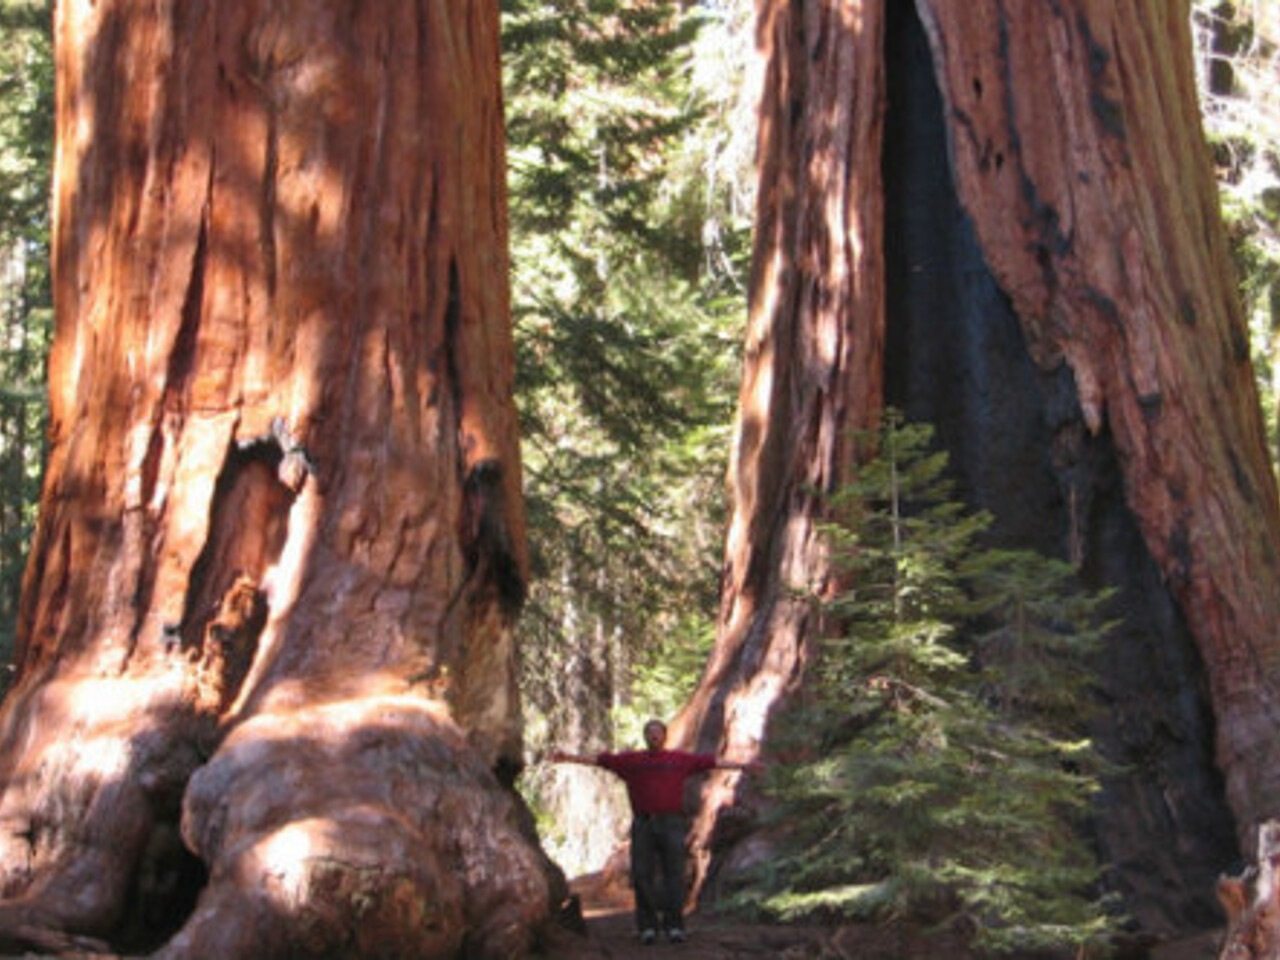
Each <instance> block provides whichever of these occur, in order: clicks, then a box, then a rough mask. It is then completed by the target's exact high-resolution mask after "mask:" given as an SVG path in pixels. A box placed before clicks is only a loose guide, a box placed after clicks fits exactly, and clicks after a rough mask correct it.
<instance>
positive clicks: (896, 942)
mask: <svg viewBox="0 0 1280 960" xmlns="http://www.w3.org/2000/svg"><path fill="white" fill-rule="evenodd" d="M571 887H572V890H573V892H574V894H576V895H577V897H578V898H579V900H580V902H581V906H582V916H583V919H584V920H585V921H586V932H585V933H582V934H576V933H573V932H571V931H569V930H558V931H557V932H556V935H555V938H554V940H553V942H551V943H549V944H547V945H546V948H545V950H544V952H543V953H542V954H541V956H542V957H545V958H548V960H676V958H680V960H737V958H745V960H753V958H764V957H771V958H775V960H917V958H920V960H923V958H929V960H937V958H939V957H945V958H947V960H975V955H974V954H973V952H972V951H971V950H970V949H969V948H968V946H967V945H966V944H965V943H964V942H963V941H961V940H959V939H956V938H953V937H948V936H945V935H939V934H938V933H936V932H933V933H929V934H926V933H924V932H923V931H920V930H911V929H902V928H898V929H894V928H885V927H882V926H874V925H848V926H842V927H836V928H833V927H817V926H781V925H770V924H751V923H743V922H741V921H737V920H734V919H732V918H730V917H727V916H725V915H723V914H717V913H714V912H695V913H694V914H692V915H691V916H689V917H688V918H687V920H688V932H689V939H688V941H687V942H685V943H682V944H672V943H667V942H665V941H661V940H660V941H659V942H658V943H657V944H654V945H652V946H644V945H642V944H641V943H640V942H639V940H638V939H637V938H636V931H635V922H634V920H633V918H632V908H633V901H632V899H631V890H630V889H629V888H628V887H627V886H626V885H625V882H623V883H619V882H617V881H616V880H615V881H614V882H613V883H609V882H608V881H606V880H604V879H603V878H601V877H600V876H599V875H593V876H590V877H582V878H579V879H578V880H576V881H574V882H573V883H572V884H571ZM1220 942H1221V931H1212V932H1207V933H1203V934H1200V935H1198V936H1194V937H1190V938H1188V939H1186V940H1182V941H1177V942H1170V943H1148V944H1146V945H1144V946H1139V945H1137V944H1132V945H1130V946H1129V949H1128V950H1121V951H1120V955H1121V956H1124V957H1126V958H1134V960H1138V958H1141V960H1215V958H1216V957H1217V955H1218V946H1219V944H1220Z"/></svg>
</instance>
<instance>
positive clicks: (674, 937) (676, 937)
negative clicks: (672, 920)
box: [667, 927, 689, 943]
mask: <svg viewBox="0 0 1280 960" xmlns="http://www.w3.org/2000/svg"><path fill="white" fill-rule="evenodd" d="M667 939H668V940H670V941H671V942H672V943H684V942H685V941H686V940H688V939H689V935H688V934H687V933H685V932H684V930H682V929H681V928H680V927H672V928H671V929H670V930H668V931H667Z"/></svg>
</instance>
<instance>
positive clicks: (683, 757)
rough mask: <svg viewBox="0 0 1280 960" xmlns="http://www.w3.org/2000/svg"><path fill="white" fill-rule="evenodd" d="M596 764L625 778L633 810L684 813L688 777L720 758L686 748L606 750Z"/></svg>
mask: <svg viewBox="0 0 1280 960" xmlns="http://www.w3.org/2000/svg"><path fill="white" fill-rule="evenodd" d="M596 764H597V765H598V766H601V767H604V768H605V769H606V770H609V771H612V772H613V773H616V774H617V775H618V776H619V777H621V778H622V782H623V783H625V784H626V785H627V797H628V798H629V799H630V800H631V809H632V811H633V812H635V813H648V814H664V813H683V812H684V782H685V780H686V779H688V778H689V777H690V776H692V775H693V774H695V773H698V772H700V771H702V770H710V769H712V768H713V767H715V765H716V758H715V757H713V756H712V755H711V754H709V753H685V752H684V751H683V750H656V751H655V750H629V751H627V752H625V753H602V754H600V755H599V756H598V757H596Z"/></svg>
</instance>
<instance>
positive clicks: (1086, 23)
mask: <svg viewBox="0 0 1280 960" xmlns="http://www.w3.org/2000/svg"><path fill="white" fill-rule="evenodd" d="M915 7H916V9H917V10H918V11H919V15H920V20H921V21H922V22H923V23H924V25H925V30H926V32H927V35H928V38H929V46H930V48H931V51H932V56H933V70H934V71H935V72H936V77H937V81H938V87H939V88H940V90H941V96H942V117H941V121H940V122H941V123H942V125H943V127H944V128H945V131H946V136H947V139H948V141H949V144H950V151H949V155H950V159H951V163H952V165H953V170H952V174H953V178H954V182H955V190H956V191H957V194H958V197H959V201H960V204H961V205H962V207H963V209H964V211H965V212H966V213H967V214H968V216H969V217H971V218H972V227H971V229H973V230H974V231H976V237H977V241H978V244H979V246H980V250H981V258H982V259H983V260H985V264H986V268H987V269H989V270H990V272H991V274H992V275H994V277H995V279H996V280H997V281H998V283H999V285H1000V288H1001V289H1002V290H1003V295H1004V297H1005V298H1006V301H1007V303H1008V304H1009V305H1010V306H1011V308H1012V311H1013V313H1014V314H1015V315H1016V318H1017V320H1018V322H1019V325H1020V327H1021V332H1022V335H1023V340H1024V342H1025V346H1024V347H1023V348H1022V349H1023V351H1024V353H1023V356H1024V358H1025V356H1026V353H1027V352H1029V354H1030V359H1031V360H1033V361H1034V363H1035V365H1037V366H1038V368H1039V369H1040V370H1041V371H1044V372H1045V373H1046V375H1048V374H1051V373H1052V372H1053V371H1055V370H1059V369H1064V365H1065V369H1067V370H1069V372H1070V377H1071V379H1073V380H1074V391H1073V395H1074V397H1076V398H1078V399H1075V400H1073V401H1072V402H1073V403H1076V404H1077V405H1078V410H1076V411H1075V413H1074V416H1075V418H1076V419H1078V421H1079V423H1080V424H1082V426H1081V428H1080V429H1081V430H1082V432H1084V433H1086V434H1088V435H1089V436H1090V437H1091V438H1092V439H1093V440H1096V441H1098V442H1100V443H1105V444H1108V445H1111V446H1113V448H1114V451H1115V459H1116V460H1117V461H1118V464H1119V467H1120V470H1121V472H1122V476H1123V490H1124V497H1125V500H1126V502H1127V504H1128V509H1129V510H1130V511H1132V515H1133V517H1134V518H1136V521H1137V525H1138V527H1139V528H1140V531H1141V536H1142V540H1143V542H1144V543H1145V549H1146V550H1147V551H1148V552H1149V556H1150V558H1152V559H1153V561H1154V564H1155V566H1156V567H1157V568H1158V570H1159V572H1160V574H1161V575H1162V577H1163V583H1153V584H1151V585H1150V586H1149V587H1148V589H1150V590H1153V591H1156V592H1159V593H1163V592H1164V591H1166V590H1167V591H1168V592H1169V594H1170V595H1171V596H1172V597H1173V598H1175V599H1176V601H1177V604H1178V606H1179V607H1180V608H1181V611H1182V614H1183V617H1184V618H1185V621H1186V624H1187V625H1188V627H1189V629H1190V632H1191V633H1192V635H1193V636H1194V639H1195V641H1196V644H1197V646H1198V648H1199V650H1200V652H1201V655H1202V658H1203V661H1204V664H1205V667H1206V669H1207V672H1208V674H1209V681H1210V687H1211V694H1212V697H1211V700H1212V705H1213V710H1214V713H1215V715H1216V719H1217V751H1216V753H1217V763H1218V765H1219V767H1220V768H1221V770H1222V772H1223V774H1224V775H1225V778H1226V793H1227V798H1228V800H1229V803H1230V806H1231V809H1232V811H1233V812H1234V814H1235V817H1236V819H1237V828H1238V831H1239V834H1238V835H1239V837H1240V838H1241V839H1242V841H1244V840H1247V838H1249V837H1250V836H1252V834H1253V832H1254V827H1256V825H1257V824H1259V823H1260V822H1262V821H1263V820H1265V819H1266V818H1267V817H1268V816H1269V815H1271V814H1274V813H1275V812H1276V803H1277V799H1276V798H1277V797H1280V790H1278V789H1277V788H1278V787H1280V784H1278V783H1277V777H1280V762H1277V759H1276V758H1275V757H1274V756H1273V754H1274V753H1275V751H1276V750H1277V749H1280V748H1278V747H1277V745H1276V744H1277V741H1276V739H1275V737H1274V736H1273V732H1274V729H1275V725H1276V723H1275V717H1276V713H1277V710H1280V703H1277V696H1278V695H1280V660H1278V658H1280V647H1278V644H1280V638H1278V637H1277V635H1276V633H1275V624H1276V623H1277V622H1280V582H1278V581H1280V563H1277V558H1276V546H1277V544H1278V543H1280V513H1278V508H1277V503H1278V501H1277V492H1276V487H1275V482H1274V479H1273V477H1272V474H1271V471H1270V467H1269V465H1268V462H1267V454H1266V448H1265V441H1264V437H1263V430H1262V420H1261V416H1260V411H1259V407H1258V398H1257V395H1256V390H1255V386H1254V381H1253V376H1252V371H1251V369H1250V362H1249V355H1248V341H1247V334H1246V330H1245V326H1244V323H1243V320H1242V317H1241V315H1240V310H1239V307H1238V304H1237V299H1236V292H1235V287H1234V283H1233V280H1232V277H1231V268H1230V262H1229V259H1228V256H1227V250H1226V245H1225V239H1224V234H1223V230H1222V227H1221V223H1220V220H1219V213H1218V209H1217V201H1216V196H1215V193H1214V181H1213V176H1212V171H1211V169H1210V165H1209V160H1208V155H1207V151H1206V150H1205V147H1204V140H1203V135H1202V133H1201V129H1200V124H1199V115H1198V112H1197V110H1198V108H1197V98H1196V91H1195V88H1194V77H1193V70H1192V63H1191V42H1190V34H1189V28H1188V11H1187V9H1186V8H1185V4H1181V3H1175V4H1162V3H1155V2H1146V0H1125V2H1121V3H1114V2H1112V0H1106V2H1102V0H1098V2H1094V0H1073V2H1068V3H1056V4H1036V3H1020V4H1010V3H1005V2H1000V0H979V2H974V3H965V4H954V3H947V2H933V0H919V2H917V3H916V4H915ZM885 9H886V8H885V5H884V3H883V2H882V0H865V2H854V0H850V2H845V3H834V4H833V3H825V2H803V3H781V2H774V0H761V2H760V3H759V4H758V14H759V21H758V23H759V25H758V30H759V33H758V39H759V47H760V50H761V55H762V56H765V57H767V60H768V70H769V75H768V77H767V79H766V86H765V93H764V99H763V101H762V107H761V131H760V192H759V210H758V215H757V223H758V235H757V240H756V249H755V259H754V274H753V282H752V288H751V312H750V322H749V330H748V343H747V351H746V358H745V370H744V379H743V388H742V393H741V397H740V410H739V422H738V427H737V440H736V447H735V451H734V458H733V462H732V467H731V491H732V496H733V504H732V508H733V516H732V521H731V525H730V529H729V535H728V542H727V545H726V559H725V569H724V594H723V602H722V606H721V619H720V626H719V633H718V636H717V643H716V650H715V652H714V654H713V656H712V659H711V662H710V664H709V666H708V669H707V671H706V674H705V675H704V677H703V681H702V684H701V686H700V688H699V690H698V691H697V693H696V694H695V696H694V698H693V699H692V701H691V703H690V704H689V706H688V708H687V709H686V710H685V712H684V713H683V715H682V717H681V718H680V723H679V724H678V725H677V727H676V732H677V734H678V735H679V736H680V737H681V738H683V739H684V740H686V741H693V742H697V743H698V744H699V745H700V746H702V747H704V748H706V747H714V746H716V745H717V743H720V744H722V745H724V746H725V748H726V749H727V752H728V753H729V754H730V755H732V756H737V757H738V758H743V759H745V758H746V757H749V756H753V755H755V754H756V753H757V752H758V751H759V749H760V745H761V743H762V740H763V738H764V735H765V730H766V728H767V725H768V722H769V719H770V717H771V715H773V713H774V712H775V711H776V710H777V709H779V708H780V707H781V706H782V705H783V704H784V703H785V702H786V701H787V699H788V696H789V695H790V694H793V693H795V692H796V691H797V690H798V689H799V687H800V684H801V681H802V675H803V668H804V664H805V659H806V651H808V650H809V649H810V648H811V646H812V644H813V643H814V642H815V640H816V639H817V638H818V636H819V635H820V630H821V625H820V623H819V620H818V618H817V617H816V615H815V614H814V612H813V610H812V608H811V607H809V606H808V605H806V604H805V603H804V602H803V601H802V600H799V599H797V598H796V597H795V596H794V594H793V593H792V591H794V590H796V589H802V590H811V591H814V592H816V593H817V594H818V595H822V594H823V593H824V591H826V590H829V589H830V586H831V585H830V583H829V581H830V576H831V573H830V571H829V570H828V569H827V567H826V565H825V562H824V559H823V553H822V548H821V543H820V540H819V538H818V536H817V533H816V529H815V527H816V524H817V522H818V520H819V519H820V512H821V505H820V504H819V503H818V502H817V501H816V499H815V492H816V491H825V490H830V489H832V488H833V487H834V486H836V485H838V484H839V483H840V482H842V481H843V480H844V479H847V477H848V470H849V469H850V463H851V458H850V455H849V454H850V452H849V450H848V447H847V431H849V430H851V429H853V428H857V427H859V426H865V425H868V424H871V423H874V421H875V420H876V418H877V416H878V414H879V412H880V409H881V406H882V404H883V402H884V396H885V389H886V388H885V369H886V364H887V363H890V362H891V361H892V360H893V358H892V357H889V356H887V350H888V348H887V346H886V344H887V343H891V342H892V341H893V339H894V332H895V327H896V325H898V324H901V323H903V322H904V320H905V318H903V317H898V316H895V315H892V314H888V313H887V307H886V291H887V287H886V284H887V281H886V279H885V278H886V256H887V254H886V251H885V249H884V247H883V238H882V233H881V231H882V227H883V218H884V215H885V212H886V211H885V208H884V199H883V197H882V196H881V193H880V191H881V189H882V186H883V184H882V168H881V163H882V149H883V143H884V141H883V138H882V136H881V130H882V125H883V123H884V118H885V111H886V102H888V103H893V102H895V97H901V96H902V94H903V91H900V90H895V89H893V88H890V87H888V85H887V84H886V81H885V79H884V76H883V63H884V59H885V56H886V54H885V46H884V37H885V27H884V21H885ZM908 149H909V147H908ZM922 149H923V147H922ZM884 172H886V173H888V174H894V175H896V173H897V171H896V170H893V169H888V170H887V171H884ZM887 212H889V213H893V212H894V211H887ZM925 228H926V229H928V224H927V219H926V227H925ZM899 266H901V269H903V270H907V269H908V268H910V269H930V267H929V265H925V266H923V267H922V266H915V267H911V265H909V264H902V265H899ZM898 275H899V274H898V273H895V274H894V276H898ZM957 289H958V295H959V296H967V295H968V290H967V289H966V288H965V287H964V286H963V285H962V286H960V287H958V288H957ZM889 299H892V298H889ZM943 306H944V308H945V304H944V305H943ZM923 335H924V336H929V331H928V328H926V329H925V332H924V334H923ZM952 360H953V370H952V375H954V376H955V378H956V382H955V384H954V388H955V390H956V391H957V396H958V395H959V394H960V393H961V392H963V391H967V390H968V391H972V390H977V391H986V390H988V389H990V388H991V387H992V386H993V385H994V384H993V383H992V382H991V379H990V378H992V377H1000V376H1003V373H1002V372H1001V370H1000V368H999V366H998V364H996V363H995V362H994V358H992V359H991V362H990V363H988V364H987V365H986V366H984V367H982V368H976V369H978V373H977V375H974V372H973V370H969V371H968V372H967V373H966V374H965V376H966V377H967V378H969V379H966V380H964V382H962V381H961V376H960V374H961V368H960V362H961V358H959V357H955V358H952ZM984 371H985V372H984ZM983 377H986V378H988V379H987V380H986V381H984V380H983ZM1038 402H1040V403H1044V402H1045V401H1043V400H1042V401H1038ZM1068 419H1070V418H1068ZM986 439H987V438H984V437H983V436H982V435H981V434H974V435H971V436H967V437H963V438H960V439H959V442H960V443H961V444H962V445H963V446H965V448H966V449H967V450H968V451H969V457H970V458H971V459H976V460H981V459H982V458H983V457H984V456H985V455H986V448H985V446H984V444H985V441H986ZM1071 440H1072V437H1069V436H1068V437H1058V436H1055V435H1053V434H1051V433H1049V432H1045V433H1044V434H1043V435H1042V436H1041V438H1040V440H1039V442H1040V443H1041V444H1042V450H1041V451H1040V453H1041V454H1042V458H1043V460H1044V461H1046V462H1048V461H1050V460H1052V461H1053V462H1054V470H1060V475H1059V476H1058V477H1057V481H1058V482H1059V483H1060V484H1062V485H1063V487H1064V490H1063V492H1062V499H1063V504H1062V505H1061V507H1060V509H1059V510H1058V511H1057V512H1056V513H1050V512H1046V513H1045V514H1044V515H1043V516H1042V517H1041V518H1040V520H1041V523H1042V524H1043V523H1044V522H1050V521H1054V520H1056V518H1057V516H1058V515H1059V514H1060V516H1061V518H1062V519H1061V529H1058V530H1056V531H1054V532H1053V535H1052V537H1051V539H1052V541H1053V542H1054V543H1056V544H1062V545H1063V552H1064V553H1066V554H1070V555H1072V556H1073V557H1075V559H1077V561H1078V562H1079V561H1081V560H1082V559H1083V558H1085V557H1087V556H1088V555H1090V554H1096V553H1097V552H1098V551H1104V552H1105V551H1106V550H1109V549H1114V544H1111V543H1108V542H1107V541H1106V540H1105V539H1103V538H1102V537H1101V535H1100V534H1098V533H1097V532H1096V530H1094V531H1092V532H1091V528H1090V526H1089V518H1088V517H1087V516H1084V515H1080V514H1076V513H1073V510H1075V507H1076V504H1075V501H1074V499H1073V498H1072V496H1071V493H1072V491H1071V490H1068V489H1065V488H1066V487H1068V486H1070V478H1068V477H1067V476H1066V473H1067V472H1069V470H1070V468H1071V465H1070V464H1064V463H1062V462H1061V456H1060V454H1061V451H1060V449H1059V448H1060V446H1062V445H1064V444H1067V443H1069V441H1071ZM953 460H954V457H953ZM1032 519H1033V520H1034V519H1035V518H1034V517H1033V518H1032ZM1090 537H1092V539H1090ZM1039 539H1040V540H1043V539H1044V537H1043V534H1041V535H1040V537H1039ZM1157 605H1158V604H1157ZM1139 626H1143V625H1139ZM1195 684H1196V678H1195V677H1185V678H1183V685H1184V686H1185V687H1187V688H1192V687H1194V686H1195ZM1130 719H1131V720H1132V722H1134V723H1139V724H1140V723H1143V722H1145V721H1144V719H1143V718H1141V717H1134V718H1130ZM742 783H743V781H741V780H739V779H736V778H734V777H732V776H726V775H721V776H720V778H719V779H713V780H712V781H711V783H710V784H709V786H708V787H707V789H706V790H705V791H704V796H703V801H704V804H703V812H702V815H701V817H700V818H699V820H698V822H697V825H696V827H695V843H696V846H697V849H698V853H699V879H700V880H704V879H706V878H707V877H708V876H716V875H718V874H719V873H720V872H721V871H723V872H724V873H725V874H732V872H733V871H734V870H735V869H736V868H737V867H740V866H743V865H745V864H749V863H751V862H754V861H758V860H759V859H760V857H761V855H762V853H761V851H762V849H763V848H762V847H761V845H760V844H758V843H754V842H737V841H740V840H743V839H744V838H749V837H753V836H755V834H753V833H751V832H750V825H749V822H748V819H749V818H744V817H743V816H742V815H741V808H742V807H743V806H744V805H746V806H750V802H751V799H752V798H751V795H750V792H749V791H744V790H742V789H740V788H741V786H742ZM1187 828H1188V826H1187V825H1186V824H1181V823H1175V824H1174V825H1173V827H1172V829H1173V830H1174V831H1175V832H1176V831H1177V830H1180V829H1181V830H1185V829H1187ZM1204 896H1205V897H1209V896H1211V891H1209V890H1206V891H1204Z"/></svg>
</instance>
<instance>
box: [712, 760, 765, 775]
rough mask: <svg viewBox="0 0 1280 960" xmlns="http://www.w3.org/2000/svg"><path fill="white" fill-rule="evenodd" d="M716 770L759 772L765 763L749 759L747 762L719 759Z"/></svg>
mask: <svg viewBox="0 0 1280 960" xmlns="http://www.w3.org/2000/svg"><path fill="white" fill-rule="evenodd" d="M715 769H716V770H748V771H750V772H751V773H759V772H760V771H762V770H764V764H763V763H761V762H760V761H759V760H748V761H747V762H746V763H739V762H738V761H736V760H717V761H716V765H715Z"/></svg>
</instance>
